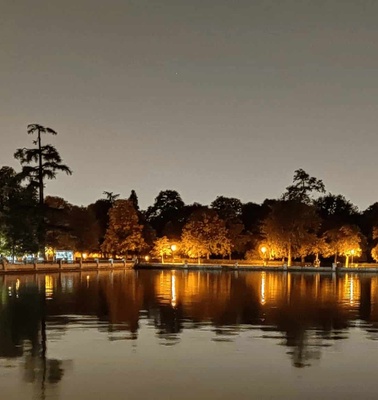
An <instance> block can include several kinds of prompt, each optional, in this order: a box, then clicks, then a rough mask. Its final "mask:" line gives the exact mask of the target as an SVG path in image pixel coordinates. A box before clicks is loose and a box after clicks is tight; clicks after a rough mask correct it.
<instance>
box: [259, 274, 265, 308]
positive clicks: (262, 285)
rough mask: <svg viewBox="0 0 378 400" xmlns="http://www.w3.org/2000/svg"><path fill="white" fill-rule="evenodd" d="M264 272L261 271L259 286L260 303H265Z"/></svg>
mask: <svg viewBox="0 0 378 400" xmlns="http://www.w3.org/2000/svg"><path fill="white" fill-rule="evenodd" d="M265 279H266V278H265V272H262V273H261V286H260V294H261V300H260V302H261V304H265Z"/></svg>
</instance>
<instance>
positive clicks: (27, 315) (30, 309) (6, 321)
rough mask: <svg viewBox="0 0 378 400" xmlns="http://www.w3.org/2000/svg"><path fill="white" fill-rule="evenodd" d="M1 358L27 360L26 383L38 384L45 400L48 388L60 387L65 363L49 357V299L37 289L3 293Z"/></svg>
mask: <svg viewBox="0 0 378 400" xmlns="http://www.w3.org/2000/svg"><path fill="white" fill-rule="evenodd" d="M1 293H2V296H1V300H0V357H4V358H10V357H24V363H23V365H24V374H23V378H24V380H25V381H26V382H29V383H35V384H38V388H39V389H38V391H39V394H40V397H41V398H42V399H43V398H44V393H45V388H46V384H51V385H53V384H56V383H58V382H59V381H60V380H61V379H62V377H63V375H64V368H63V363H62V361H60V360H55V359H48V358H47V357H46V321H45V305H44V304H45V296H44V293H40V292H39V291H38V287H37V286H28V285H27V286H22V287H19V285H18V284H16V286H15V287H9V288H5V287H2V289H1Z"/></svg>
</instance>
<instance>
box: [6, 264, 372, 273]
mask: <svg viewBox="0 0 378 400" xmlns="http://www.w3.org/2000/svg"><path fill="white" fill-rule="evenodd" d="M116 270H118V271H122V270H135V271H139V270H151V271H154V270H160V271H164V270H167V271H206V272H210V271H217V272H220V271H223V272H238V271H240V272H301V273H329V274H332V273H337V274H338V273H362V274H364V273H372V274H378V267H377V266H372V267H365V266H364V267H349V268H345V267H338V268H336V269H334V268H332V267H313V266H307V267H301V266H292V267H286V266H283V265H281V266H277V265H275V266H264V265H238V264H194V263H193V264H182V263H180V264H169V263H167V264H161V263H140V264H136V265H134V264H133V263H125V262H106V263H82V264H80V263H73V264H61V265H60V264H7V265H6V266H5V268H4V269H0V275H5V274H12V275H13V274H39V273H41V274H43V273H45V274H46V273H47V274H48V273H57V272H58V273H61V272H96V271H116Z"/></svg>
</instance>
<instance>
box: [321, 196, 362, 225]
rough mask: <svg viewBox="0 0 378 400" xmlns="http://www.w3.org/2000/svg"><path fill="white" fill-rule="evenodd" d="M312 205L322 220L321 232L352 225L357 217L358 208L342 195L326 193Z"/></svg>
mask: <svg viewBox="0 0 378 400" xmlns="http://www.w3.org/2000/svg"><path fill="white" fill-rule="evenodd" d="M314 204H315V206H316V208H317V210H318V213H319V215H320V217H321V218H322V220H323V223H322V231H323V232H324V231H326V230H330V229H334V228H340V227H341V226H342V225H345V224H353V223H355V222H357V219H358V217H359V212H358V208H357V207H356V206H355V205H353V204H352V203H351V202H350V201H348V200H347V199H346V198H345V197H344V196H342V195H334V194H331V193H328V194H327V195H326V196H321V197H319V198H318V199H316V200H315V201H314Z"/></svg>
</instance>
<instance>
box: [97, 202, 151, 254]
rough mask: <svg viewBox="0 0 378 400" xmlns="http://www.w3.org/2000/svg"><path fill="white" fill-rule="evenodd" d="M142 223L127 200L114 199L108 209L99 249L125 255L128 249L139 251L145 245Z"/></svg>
mask: <svg viewBox="0 0 378 400" xmlns="http://www.w3.org/2000/svg"><path fill="white" fill-rule="evenodd" d="M142 229H143V227H142V225H139V223H138V214H137V212H136V210H135V208H134V206H133V204H132V203H131V202H130V201H129V200H123V199H122V200H116V201H115V202H114V205H113V207H112V208H111V209H110V210H109V227H108V229H107V231H106V235H105V240H104V242H103V244H102V246H101V249H102V251H103V252H105V253H111V254H113V255H127V253H128V252H129V251H133V252H136V251H140V250H141V249H142V248H143V247H145V242H144V239H143V236H142Z"/></svg>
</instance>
